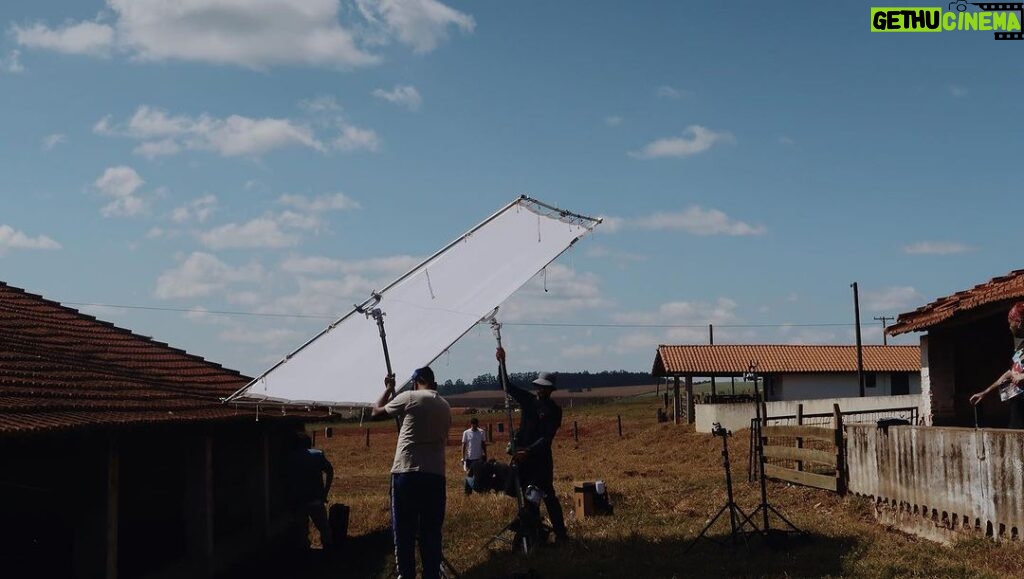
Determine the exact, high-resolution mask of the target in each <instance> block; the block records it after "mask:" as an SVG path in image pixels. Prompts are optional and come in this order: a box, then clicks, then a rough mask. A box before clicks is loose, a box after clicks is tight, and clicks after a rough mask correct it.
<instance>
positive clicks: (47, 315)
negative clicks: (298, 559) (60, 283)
mask: <svg viewBox="0 0 1024 579" xmlns="http://www.w3.org/2000/svg"><path fill="white" fill-rule="evenodd" d="M248 381H249V379H248V378H247V377H246V376H243V375H242V374H240V373H239V372H236V371H234V370H229V369H226V368H223V367H221V366H220V365H219V364H215V363H213V362H209V361H207V360H204V359H203V358H200V357H198V356H194V355H191V354H188V353H186V352H184V351H182V350H178V349H175V348H172V347H170V346H168V345H167V344H164V343H161V342H157V341H155V340H152V339H150V338H147V337H144V336H140V335H137V334H134V333H132V332H131V331H128V330H125V329H122V328H119V327H116V326H114V325H112V324H110V323H107V322H103V321H100V320H97V319H96V318H94V317H92V316H89V315H85V314H82V313H80V312H78V311H76V310H74V309H72V308H68V307H64V306H62V305H60V304H58V303H56V302H53V301H50V300H46V299H44V298H42V297H41V296H38V295H34V294H31V293H28V292H26V291H24V290H22V289H19V288H16V287H12V286H10V285H7V284H6V283H3V282H0V457H3V468H2V469H0V521H2V524H0V554H2V555H3V557H2V560H3V565H4V568H5V570H7V571H8V572H13V575H12V576H19V577H20V576H34V577H106V578H116V577H119V576H120V577H185V576H212V575H214V574H216V573H219V572H221V571H224V570H226V569H229V568H230V567H231V566H232V565H234V564H235V563H237V562H238V561H239V560H241V559H242V558H243V557H245V556H247V555H250V554H253V553H256V552H267V551H269V550H270V549H273V548H275V547H277V546H280V545H284V544H285V543H287V542H290V540H291V539H295V540H299V539H304V537H305V528H304V527H303V528H301V529H299V528H297V527H296V525H295V524H293V522H294V517H292V516H291V515H290V508H289V507H288V505H287V500H286V498H285V497H284V494H285V493H284V485H285V484H286V483H285V482H284V481H285V479H284V476H285V475H284V472H283V471H284V468H283V467H284V464H285V462H284V456H283V453H284V452H285V448H286V445H287V444H288V442H289V441H291V440H292V435H293V433H294V431H295V429H296V428H298V427H300V426H301V418H300V417H298V416H294V415H293V416H280V412H275V413H273V414H272V415H271V416H265V417H261V418H260V420H259V421H257V420H256V419H255V415H254V414H255V413H254V411H253V409H250V408H236V407H231V406H225V405H223V404H222V403H221V398H222V397H225V396H227V395H229V394H231V393H232V392H234V391H235V390H237V389H238V388H239V387H241V386H243V385H244V384H246V383H247V382H248ZM299 533H301V535H302V536H301V537H298V536H297V534H299Z"/></svg>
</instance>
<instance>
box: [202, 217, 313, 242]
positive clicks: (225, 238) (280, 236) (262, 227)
mask: <svg viewBox="0 0 1024 579" xmlns="http://www.w3.org/2000/svg"><path fill="white" fill-rule="evenodd" d="M199 239H200V241H202V242H203V245H205V246H206V247H209V248H210V249H255V248H271V249H274V248H282V247H293V246H295V245H298V243H299V238H298V236H296V235H292V234H289V233H285V232H284V231H282V230H281V227H280V225H279V224H278V222H277V220H275V219H273V218H271V217H258V218H256V219H253V220H251V221H248V222H246V223H242V224H238V223H228V224H226V225H221V226H219V227H215V228H213V229H211V230H209V231H206V232H203V233H201V234H200V235H199Z"/></svg>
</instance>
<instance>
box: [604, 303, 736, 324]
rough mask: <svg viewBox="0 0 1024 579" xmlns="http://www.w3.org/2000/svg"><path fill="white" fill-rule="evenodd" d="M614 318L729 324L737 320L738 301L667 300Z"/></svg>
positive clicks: (623, 321)
mask: <svg viewBox="0 0 1024 579" xmlns="http://www.w3.org/2000/svg"><path fill="white" fill-rule="evenodd" d="M612 320H613V321H614V322H616V323H620V324H638V325H680V326H682V325H694V326H706V325H708V324H728V323H732V322H735V321H736V302H735V301H733V300H731V299H729V298H725V297H720V298H718V299H717V300H715V302H714V303H708V302H691V301H677V302H667V303H663V304H661V305H659V306H658V309H657V310H654V311H634V312H619V313H617V314H613V315H612Z"/></svg>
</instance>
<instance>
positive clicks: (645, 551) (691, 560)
mask: <svg viewBox="0 0 1024 579" xmlns="http://www.w3.org/2000/svg"><path fill="white" fill-rule="evenodd" d="M712 538H713V539H716V540H718V541H721V542H724V543H726V545H725V546H723V545H719V544H716V543H714V542H711V541H703V540H702V541H701V542H699V543H697V544H696V545H694V547H693V549H692V550H690V551H687V548H688V547H689V546H690V541H688V540H687V541H683V540H679V539H671V540H665V541H660V542H654V541H651V540H649V539H645V538H642V537H639V536H634V537H632V538H629V539H625V540H620V541H610V540H571V541H569V542H568V543H566V544H563V545H560V546H548V547H545V548H543V549H541V550H538V551H536V552H535V553H534V554H533V555H531V556H530V557H529V558H526V557H523V556H522V555H519V554H516V553H511V552H508V551H502V552H493V553H491V554H490V556H489V558H488V559H487V560H486V561H484V562H483V563H482V564H480V565H478V566H476V567H473V568H472V569H460V571H461V573H462V574H461V576H460V577H461V578H462V579H518V578H520V577H526V578H529V579H554V578H559V579H561V578H571V577H609V578H610V577H616V578H623V577H628V578H629V579H641V578H655V577H658V578H672V577H821V576H838V575H844V573H843V559H844V557H845V556H846V555H847V554H848V553H850V551H851V550H853V549H854V548H855V545H856V540H855V539H854V538H853V537H846V538H841V539H836V538H831V537H820V536H814V535H803V536H788V537H773V538H772V540H770V541H766V540H765V539H764V538H760V537H753V538H751V539H750V541H749V543H748V544H746V545H744V544H742V543H741V544H739V545H736V546H732V545H731V544H728V543H729V541H728V539H729V536H728V534H726V535H724V536H723V535H717V536H713V537H712Z"/></svg>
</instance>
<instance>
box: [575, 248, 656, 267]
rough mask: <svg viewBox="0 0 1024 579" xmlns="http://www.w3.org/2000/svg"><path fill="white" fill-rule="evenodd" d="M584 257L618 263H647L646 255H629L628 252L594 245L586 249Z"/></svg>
mask: <svg viewBox="0 0 1024 579" xmlns="http://www.w3.org/2000/svg"><path fill="white" fill-rule="evenodd" d="M586 255H587V257H596V258H598V259H608V260H611V261H615V262H618V263H626V262H638V261H647V256H646V255H641V254H639V253H630V252H628V251H619V250H614V249H608V248H607V247H604V246H600V245H595V246H592V247H590V248H589V249H587V253H586Z"/></svg>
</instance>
